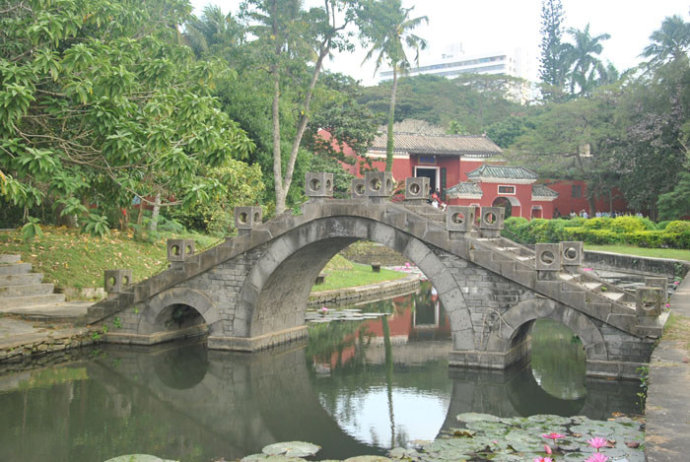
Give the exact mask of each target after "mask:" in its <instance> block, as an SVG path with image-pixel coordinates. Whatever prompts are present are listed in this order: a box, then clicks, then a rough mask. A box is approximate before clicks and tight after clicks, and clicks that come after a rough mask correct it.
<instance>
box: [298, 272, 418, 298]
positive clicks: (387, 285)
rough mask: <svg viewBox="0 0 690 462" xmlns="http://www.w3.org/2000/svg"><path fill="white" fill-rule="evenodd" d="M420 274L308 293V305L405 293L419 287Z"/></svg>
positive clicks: (388, 296) (386, 296)
mask: <svg viewBox="0 0 690 462" xmlns="http://www.w3.org/2000/svg"><path fill="white" fill-rule="evenodd" d="M420 280H421V276H420V275H418V274H411V275H409V276H407V277H405V278H403V279H397V280H394V281H384V282H378V283H376V284H369V285H366V286H359V287H348V288H344V289H335V290H324V291H321V292H312V293H311V295H309V306H319V305H324V304H326V303H328V304H335V305H345V304H358V303H364V302H374V301H377V300H383V299H386V298H390V297H395V296H398V295H406V294H409V293H412V292H415V291H416V290H417V289H419V281H420Z"/></svg>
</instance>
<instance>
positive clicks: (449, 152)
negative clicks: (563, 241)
mask: <svg viewBox="0 0 690 462" xmlns="http://www.w3.org/2000/svg"><path fill="white" fill-rule="evenodd" d="M321 136H323V137H324V138H325V139H330V134H329V133H327V132H323V131H322V132H321ZM394 137H395V148H394V150H393V168H392V173H393V178H394V179H395V180H396V181H398V182H402V181H404V179H405V178H407V177H413V176H416V177H427V178H429V183H430V185H431V188H432V189H433V190H436V189H438V190H439V191H440V193H441V198H442V199H443V200H444V201H446V202H447V203H448V204H451V205H464V206H477V207H480V206H482V207H484V206H502V207H505V208H506V216H520V217H524V218H553V217H554V214H555V215H556V216H560V215H568V214H569V213H570V212H571V211H572V212H575V213H576V214H577V213H580V211H582V210H587V211H588V213H590V214H592V215H594V213H596V212H613V211H616V212H623V211H626V210H627V204H626V202H625V200H624V199H623V198H622V195H621V194H620V193H617V192H615V191H614V192H613V193H612V195H611V197H606V198H601V199H597V200H596V201H595V202H594V205H595V210H589V204H588V202H587V190H586V183H585V182H584V181H570V180H545V181H539V179H538V177H537V175H536V174H535V173H534V172H532V171H530V170H528V169H526V168H523V167H508V166H505V165H504V164H505V160H504V159H503V151H502V150H501V148H500V147H498V146H497V145H496V144H495V143H494V142H493V141H491V140H490V139H489V138H487V137H486V136H479V135H447V134H443V133H442V131H441V130H440V129H439V128H438V127H432V126H429V125H428V124H426V123H421V122H419V121H411V120H406V121H403V122H401V123H399V124H396V126H395V129H394ZM386 138H387V137H386V134H385V133H379V135H378V136H377V137H376V138H375V139H374V142H373V144H372V146H371V148H369V150H368V151H367V155H366V158H365V157H362V156H357V155H356V154H355V153H354V152H353V151H352V150H351V149H350V148H349V147H348V146H344V147H343V148H342V151H343V153H344V154H345V155H346V156H350V157H356V158H357V161H356V162H355V163H354V164H353V165H350V164H345V163H343V167H344V168H345V169H346V170H347V171H349V172H350V173H352V174H353V175H355V176H357V177H362V176H364V175H363V173H364V170H365V169H371V168H374V169H378V170H384V168H385V165H386Z"/></svg>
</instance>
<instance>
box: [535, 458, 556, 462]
mask: <svg viewBox="0 0 690 462" xmlns="http://www.w3.org/2000/svg"><path fill="white" fill-rule="evenodd" d="M534 462H553V459H552V458H551V457H535V458H534Z"/></svg>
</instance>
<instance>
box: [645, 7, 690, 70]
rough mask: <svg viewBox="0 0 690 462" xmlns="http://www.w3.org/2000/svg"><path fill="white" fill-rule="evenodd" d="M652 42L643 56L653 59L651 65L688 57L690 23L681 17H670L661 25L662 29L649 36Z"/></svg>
mask: <svg viewBox="0 0 690 462" xmlns="http://www.w3.org/2000/svg"><path fill="white" fill-rule="evenodd" d="M649 39H650V40H651V41H652V43H651V44H649V45H647V46H646V47H645V49H644V51H643V52H642V56H644V57H646V58H652V59H651V60H650V61H649V64H650V65H658V64H663V63H665V62H667V61H676V60H678V59H679V58H681V57H687V53H688V50H690V23H687V22H685V21H683V18H681V17H680V16H678V15H677V14H676V15H673V16H670V17H668V18H666V19H664V21H663V22H662V23H661V28H660V29H659V30H655V31H654V32H652V35H650V36H649Z"/></svg>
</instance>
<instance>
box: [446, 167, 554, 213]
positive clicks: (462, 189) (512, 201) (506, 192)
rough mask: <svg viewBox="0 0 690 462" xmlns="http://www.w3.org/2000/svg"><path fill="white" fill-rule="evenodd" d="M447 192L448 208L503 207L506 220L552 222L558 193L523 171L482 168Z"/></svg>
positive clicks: (530, 172) (468, 175)
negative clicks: (521, 219) (518, 219)
mask: <svg viewBox="0 0 690 462" xmlns="http://www.w3.org/2000/svg"><path fill="white" fill-rule="evenodd" d="M467 179H468V181H464V182H460V183H458V184H456V185H455V186H452V187H451V188H449V189H448V191H447V192H446V197H447V201H448V203H449V204H451V205H466V206H475V207H505V209H506V217H508V216H515V217H524V218H553V211H554V201H555V200H556V198H557V197H558V193H557V192H556V191H554V190H553V189H550V188H548V187H546V186H544V185H543V184H537V183H536V181H537V175H536V173H534V172H532V171H531V170H527V169H526V168H523V167H507V166H505V165H490V164H483V165H482V166H481V167H479V168H477V169H476V170H473V171H471V172H470V173H468V174H467Z"/></svg>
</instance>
